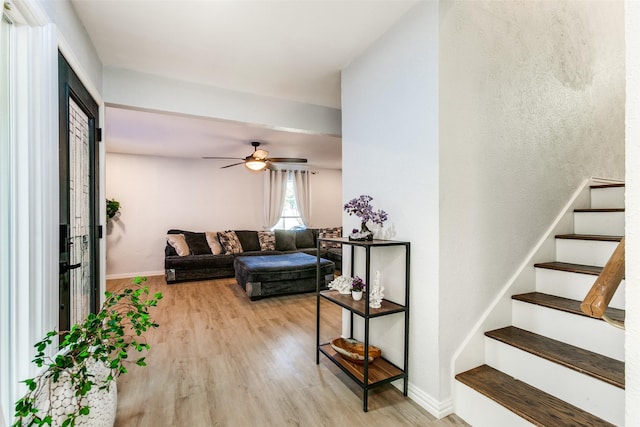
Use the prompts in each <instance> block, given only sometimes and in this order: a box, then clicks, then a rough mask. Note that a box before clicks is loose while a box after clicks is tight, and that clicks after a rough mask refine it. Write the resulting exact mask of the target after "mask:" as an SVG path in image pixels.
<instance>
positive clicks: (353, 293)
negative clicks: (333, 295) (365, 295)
mask: <svg viewBox="0 0 640 427" xmlns="http://www.w3.org/2000/svg"><path fill="white" fill-rule="evenodd" d="M351 298H353V299H354V300H355V301H360V300H361V299H362V291H351Z"/></svg>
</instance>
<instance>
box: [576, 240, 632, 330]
mask: <svg viewBox="0 0 640 427" xmlns="http://www.w3.org/2000/svg"><path fill="white" fill-rule="evenodd" d="M624 272H625V250H624V237H622V239H621V240H620V243H618V246H617V247H616V249H615V250H614V251H613V253H612V254H611V257H610V258H609V260H608V261H607V263H606V264H605V266H604V268H603V269H602V272H600V275H598V278H597V279H596V280H595V282H594V283H593V286H592V287H591V289H590V290H589V292H588V293H587V295H586V296H585V297H584V300H583V301H582V303H581V304H580V310H581V311H582V312H583V313H584V314H586V315H587V316H590V317H595V318H596V319H603V320H604V321H606V322H607V323H609V324H610V325H612V326H615V327H616V328H620V329H624V323H621V322H618V321H616V320H613V319H611V318H610V317H609V316H607V314H606V311H607V308H608V307H609V303H610V302H611V299H612V298H613V295H614V294H615V293H616V290H618V286H619V285H620V282H622V279H623V278H624Z"/></svg>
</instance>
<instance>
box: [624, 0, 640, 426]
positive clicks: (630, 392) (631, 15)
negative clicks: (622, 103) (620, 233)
mask: <svg viewBox="0 0 640 427" xmlns="http://www.w3.org/2000/svg"><path fill="white" fill-rule="evenodd" d="M625 20H626V34H627V39H626V43H627V63H626V65H627V105H626V115H627V121H626V122H627V123H626V132H627V134H626V138H627V144H626V161H627V173H626V185H627V188H626V194H625V197H626V200H625V204H626V206H625V208H626V230H625V235H626V240H625V242H626V256H627V259H628V260H634V261H635V262H627V263H626V279H625V280H626V285H625V289H626V292H627V294H626V298H625V300H626V301H627V306H626V309H627V314H626V319H625V326H626V328H627V331H626V335H625V339H626V342H625V345H626V347H625V351H626V354H625V356H626V357H625V360H626V365H625V374H626V381H625V390H626V417H625V420H626V423H625V424H626V425H627V426H635V425H638V420H640V405H638V402H640V358H638V355H639V354H640V265H638V262H637V260H638V259H640V168H638V164H640V143H639V142H640V38H638V36H637V35H638V34H640V3H639V2H628V3H627V4H626V7H625Z"/></svg>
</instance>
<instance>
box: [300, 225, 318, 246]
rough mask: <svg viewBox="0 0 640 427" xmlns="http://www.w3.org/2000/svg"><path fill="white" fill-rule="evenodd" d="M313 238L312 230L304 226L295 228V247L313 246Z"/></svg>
mask: <svg viewBox="0 0 640 427" xmlns="http://www.w3.org/2000/svg"><path fill="white" fill-rule="evenodd" d="M315 247H316V244H315V240H314V238H313V230H311V229H310V228H305V229H304V230H296V248H298V249H301V248H315Z"/></svg>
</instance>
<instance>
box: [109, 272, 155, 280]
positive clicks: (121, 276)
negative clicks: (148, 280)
mask: <svg viewBox="0 0 640 427" xmlns="http://www.w3.org/2000/svg"><path fill="white" fill-rule="evenodd" d="M137 276H141V277H142V276H144V277H149V276H164V270H154V271H141V272H138V273H119V274H107V275H106V279H107V280H111V279H128V278H134V277H137Z"/></svg>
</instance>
